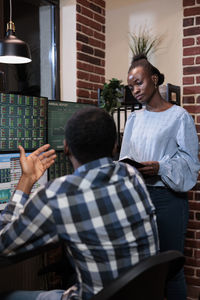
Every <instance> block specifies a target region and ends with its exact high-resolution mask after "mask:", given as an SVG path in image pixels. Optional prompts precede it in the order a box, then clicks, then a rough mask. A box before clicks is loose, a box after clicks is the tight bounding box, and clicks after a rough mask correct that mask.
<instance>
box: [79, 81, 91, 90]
mask: <svg viewBox="0 0 200 300" xmlns="http://www.w3.org/2000/svg"><path fill="white" fill-rule="evenodd" d="M77 87H78V88H84V89H88V90H92V89H93V84H92V83H91V82H89V81H81V80H78V81H77Z"/></svg>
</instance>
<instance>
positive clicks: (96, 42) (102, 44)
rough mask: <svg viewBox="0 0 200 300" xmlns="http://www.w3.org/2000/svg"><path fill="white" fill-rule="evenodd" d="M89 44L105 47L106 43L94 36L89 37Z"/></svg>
mask: <svg viewBox="0 0 200 300" xmlns="http://www.w3.org/2000/svg"><path fill="white" fill-rule="evenodd" d="M89 44H90V45H91V46H94V47H97V48H102V49H105V48H104V47H105V43H103V42H102V41H99V40H97V39H93V38H89Z"/></svg>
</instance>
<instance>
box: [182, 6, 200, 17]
mask: <svg viewBox="0 0 200 300" xmlns="http://www.w3.org/2000/svg"><path fill="white" fill-rule="evenodd" d="M183 13H184V17H189V16H196V15H200V7H199V6H195V7H190V8H185V9H184V12H183Z"/></svg>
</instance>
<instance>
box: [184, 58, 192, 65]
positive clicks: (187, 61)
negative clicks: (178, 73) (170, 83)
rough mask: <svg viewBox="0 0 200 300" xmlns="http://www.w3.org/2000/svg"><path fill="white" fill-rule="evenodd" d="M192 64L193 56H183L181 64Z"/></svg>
mask: <svg viewBox="0 0 200 300" xmlns="http://www.w3.org/2000/svg"><path fill="white" fill-rule="evenodd" d="M193 64H194V57H185V58H183V66H185V65H193Z"/></svg>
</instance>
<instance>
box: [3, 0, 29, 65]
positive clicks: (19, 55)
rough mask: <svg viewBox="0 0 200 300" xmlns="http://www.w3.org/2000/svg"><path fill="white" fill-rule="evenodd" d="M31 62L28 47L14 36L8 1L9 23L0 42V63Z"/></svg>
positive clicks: (13, 25)
mask: <svg viewBox="0 0 200 300" xmlns="http://www.w3.org/2000/svg"><path fill="white" fill-rule="evenodd" d="M29 62H31V52H30V49H29V46H28V45H27V44H26V43H25V42H23V41H22V40H19V39H18V38H17V37H16V36H15V24H14V23H13V22H12V2H11V0H10V21H9V22H8V23H7V32H6V37H5V39H4V40H1V41H0V63H6V64H24V63H29Z"/></svg>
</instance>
